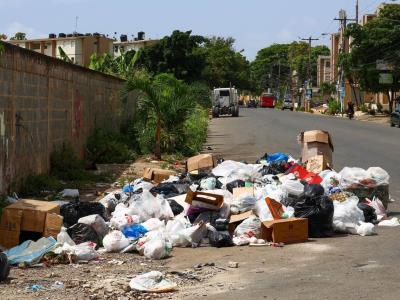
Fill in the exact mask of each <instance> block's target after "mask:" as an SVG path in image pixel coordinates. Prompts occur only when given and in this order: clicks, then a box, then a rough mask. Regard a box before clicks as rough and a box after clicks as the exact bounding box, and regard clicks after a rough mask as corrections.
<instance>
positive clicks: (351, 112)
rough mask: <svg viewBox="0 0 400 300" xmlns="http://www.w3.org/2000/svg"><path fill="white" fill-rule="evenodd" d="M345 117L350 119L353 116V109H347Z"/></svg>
mask: <svg viewBox="0 0 400 300" xmlns="http://www.w3.org/2000/svg"><path fill="white" fill-rule="evenodd" d="M347 117H348V118H349V120H352V119H353V118H354V111H350V110H349V111H347Z"/></svg>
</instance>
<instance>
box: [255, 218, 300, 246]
mask: <svg viewBox="0 0 400 300" xmlns="http://www.w3.org/2000/svg"><path fill="white" fill-rule="evenodd" d="M261 238H262V239H264V240H267V241H269V242H274V243H285V244H290V243H302V242H306V241H307V240H308V219H303V218H290V219H280V220H274V221H264V222H262V223H261Z"/></svg>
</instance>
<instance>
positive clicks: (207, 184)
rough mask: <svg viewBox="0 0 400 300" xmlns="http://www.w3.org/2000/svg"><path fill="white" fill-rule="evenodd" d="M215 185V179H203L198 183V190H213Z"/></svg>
mask: <svg viewBox="0 0 400 300" xmlns="http://www.w3.org/2000/svg"><path fill="white" fill-rule="evenodd" d="M216 185H217V180H216V179H215V177H209V178H205V179H202V180H201V181H200V188H201V189H202V190H213V189H215V186H216Z"/></svg>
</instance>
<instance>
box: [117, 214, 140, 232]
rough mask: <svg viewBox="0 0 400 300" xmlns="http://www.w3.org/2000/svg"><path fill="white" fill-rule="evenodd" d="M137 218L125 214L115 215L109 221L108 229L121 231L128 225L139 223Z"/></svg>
mask: <svg viewBox="0 0 400 300" xmlns="http://www.w3.org/2000/svg"><path fill="white" fill-rule="evenodd" d="M139 220H140V218H139V216H136V215H133V216H131V215H127V214H122V213H121V214H117V215H115V216H113V217H112V218H111V219H110V227H111V228H116V229H119V230H121V229H123V228H124V227H125V226H127V225H130V224H137V223H139Z"/></svg>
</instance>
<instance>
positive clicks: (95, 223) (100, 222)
mask: <svg viewBox="0 0 400 300" xmlns="http://www.w3.org/2000/svg"><path fill="white" fill-rule="evenodd" d="M78 223H81V224H86V225H89V226H90V227H92V228H93V229H94V230H95V231H96V233H97V235H98V236H99V238H100V239H102V238H104V236H105V235H106V234H107V233H108V226H107V224H106V222H105V221H104V219H103V218H102V217H101V216H100V215H90V216H86V217H83V218H80V219H79V220H78Z"/></svg>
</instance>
